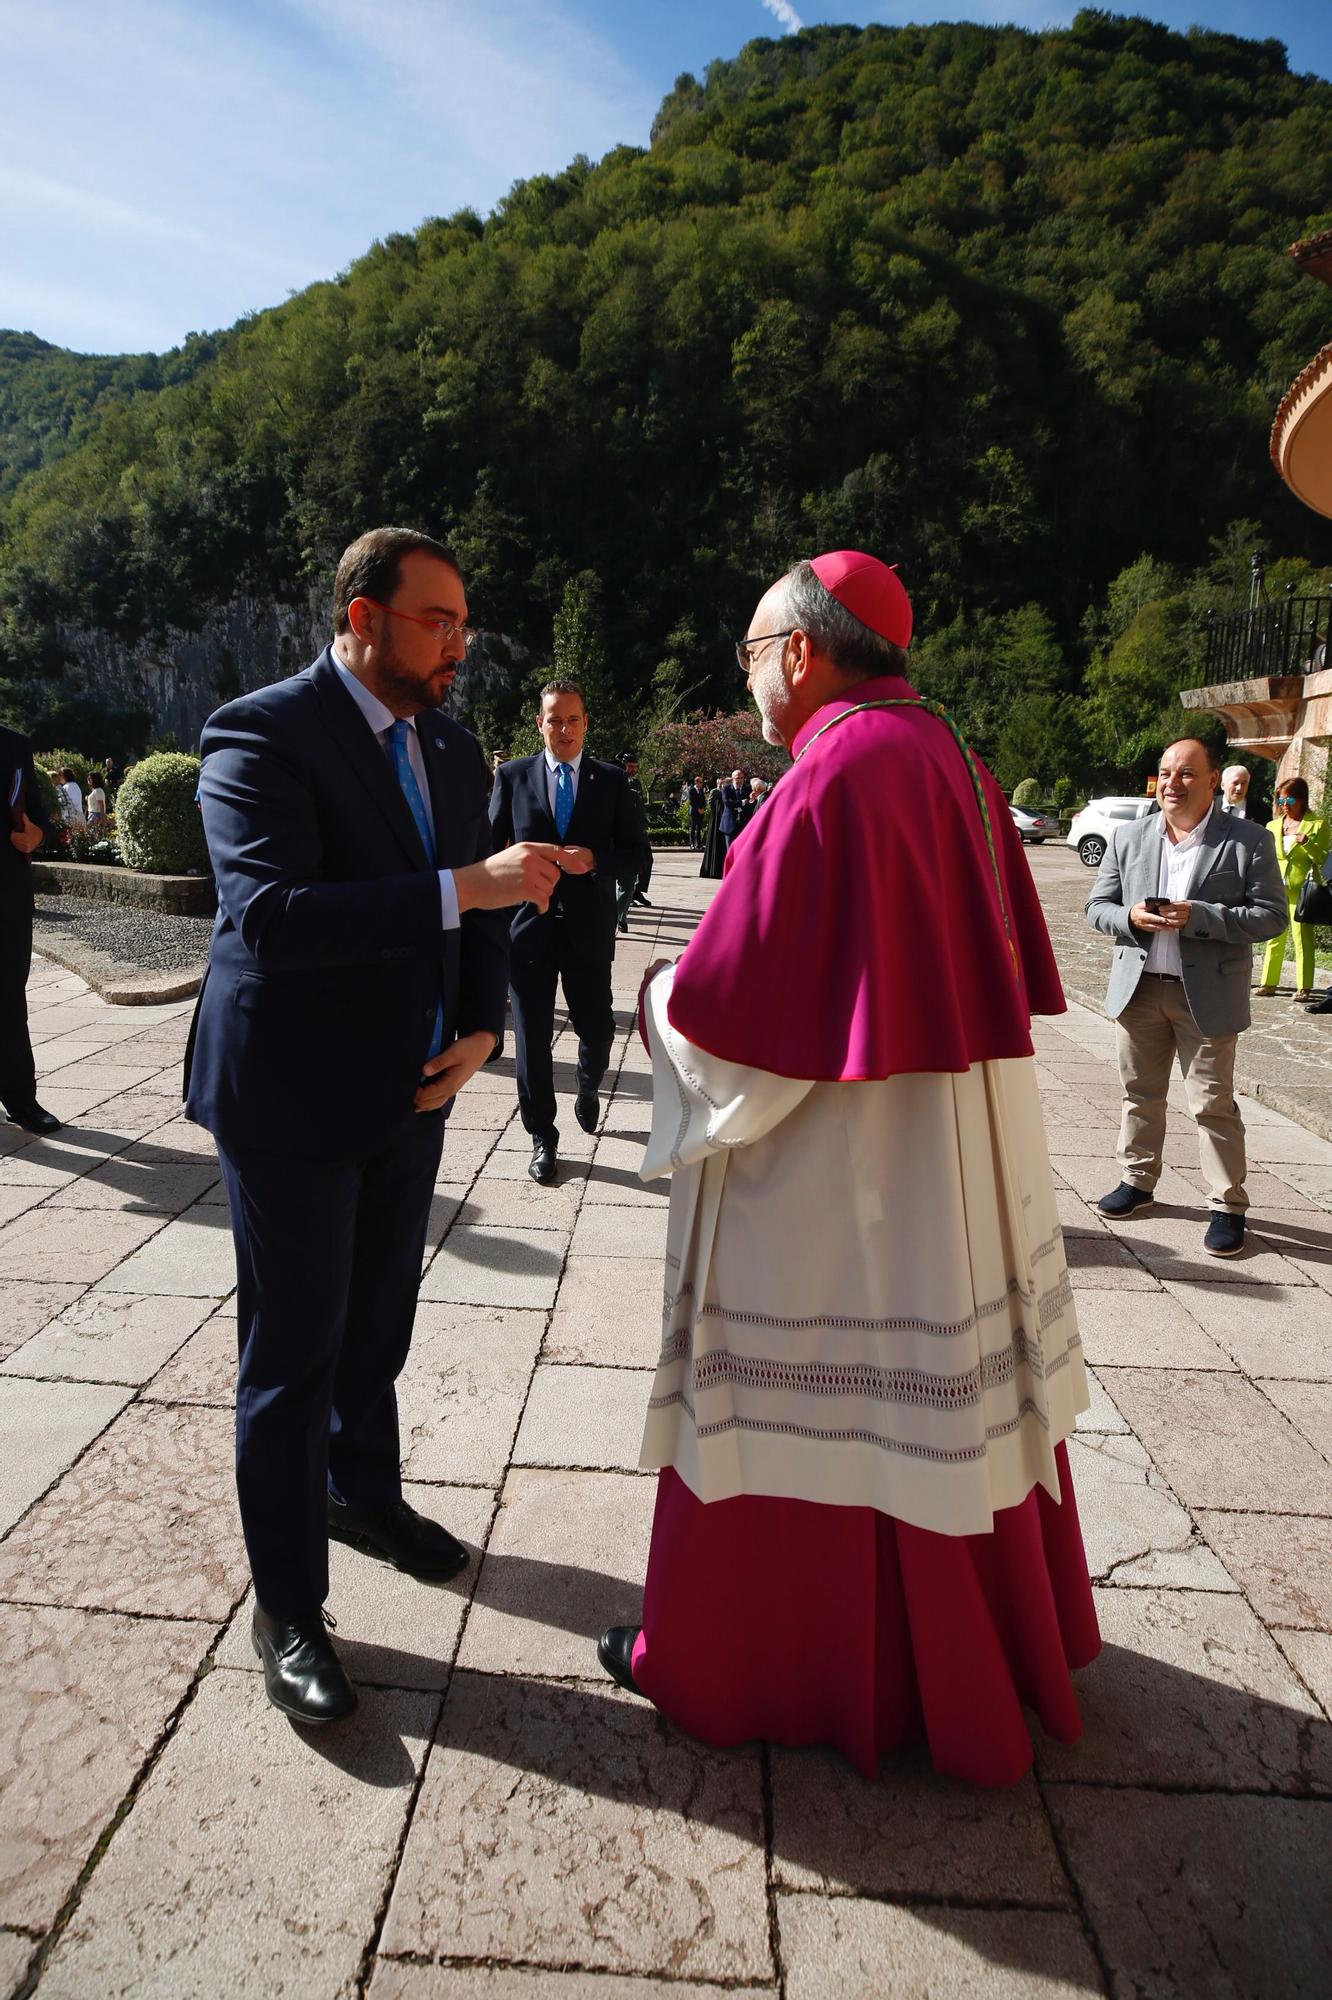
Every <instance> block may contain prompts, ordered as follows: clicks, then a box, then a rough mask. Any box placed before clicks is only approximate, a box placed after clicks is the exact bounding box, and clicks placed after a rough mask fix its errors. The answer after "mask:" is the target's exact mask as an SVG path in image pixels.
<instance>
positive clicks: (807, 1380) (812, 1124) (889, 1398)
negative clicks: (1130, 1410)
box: [640, 967, 1089, 1535]
mask: <svg viewBox="0 0 1332 2000" xmlns="http://www.w3.org/2000/svg"><path fill="white" fill-rule="evenodd" d="M673 977H674V968H673V967H666V968H664V969H663V970H662V971H661V972H659V973H658V974H657V976H656V977H655V979H654V980H653V981H652V983H651V985H650V987H649V989H648V993H647V996H646V1002H645V1014H646V1018H647V1025H648V1039H649V1043H650V1047H651V1051H652V1065H653V1109H652V1133H651V1137H650V1139H649V1142H648V1148H647V1154H646V1156H645V1159H644V1162H643V1166H642V1168H641V1170H640V1171H641V1175H642V1178H643V1179H644V1180H645V1181H650V1180H655V1179H659V1178H661V1177H662V1176H664V1175H667V1174H669V1175H671V1176H672V1181H671V1206H670V1224H669V1229H668V1233H667V1247H666V1298H665V1306H664V1312H663V1336H662V1348H661V1354H660V1357H659V1361H658V1366H657V1375H656V1381H655V1383H654V1385H653V1392H652V1398H651V1402H650V1405H649V1410H648V1419H647V1427H646V1431H645V1433H644V1439H643V1450H642V1455H641V1458H640V1464H641V1465H643V1466H644V1467H646V1468H660V1467H662V1466H666V1465H671V1466H674V1468H675V1470H676V1471H677V1472H678V1473H679V1475H680V1477H681V1478H682V1479H683V1480H684V1481H685V1483H686V1484H687V1485H688V1486H689V1487H690V1488H691V1490H692V1491H693V1492H694V1493H695V1494H697V1495H698V1497H699V1498H700V1499H701V1500H704V1501H712V1500H721V1499H727V1498H729V1497H731V1496H732V1495H734V1494H738V1493H756V1494H768V1495H772V1496H776V1497H782V1498H788V1499H800V1500H813V1501H824V1502H832V1503H835V1504H838V1505H842V1506H869V1507H875V1508H877V1509H878V1510H879V1511H880V1512H882V1513H885V1514H891V1515H893V1516H895V1517H896V1518H897V1519H898V1520H902V1521H907V1522H910V1523H912V1524H913V1525H915V1526H917V1527H922V1528H930V1529H934V1530H935V1531H937V1532H939V1533H942V1534H950V1535H962V1534H978V1533H986V1532H988V1531H989V1530H990V1528H991V1526H992V1524H993V1516H994V1514H995V1513H996V1512H997V1511H998V1510H999V1509H1001V1508H1005V1507H1012V1506H1015V1505H1017V1504H1018V1503H1019V1502H1020V1501H1021V1500H1023V1499H1025V1497H1026V1495H1027V1494H1028V1493H1029V1492H1030V1491H1031V1489H1032V1487H1033V1486H1035V1485H1036V1484H1038V1483H1039V1484H1040V1485H1042V1486H1043V1487H1044V1488H1045V1490H1046V1492H1047V1493H1049V1494H1050V1496H1051V1498H1052V1499H1054V1500H1056V1501H1057V1500H1058V1498H1059V1479H1058V1474H1057V1471H1056V1466H1055V1457H1054V1451H1055V1446H1056V1445H1057V1444H1058V1443H1059V1442H1060V1441H1061V1440H1062V1439H1064V1438H1066V1437H1067V1436H1068V1435H1069V1433H1070V1432H1071V1431H1072V1429H1073V1425H1074V1421H1075V1419H1076V1417H1077V1414H1078V1412H1079V1411H1080V1410H1084V1409H1086V1408H1087V1406H1088V1402H1089V1397H1088V1391H1087V1378H1086V1371H1085V1369H1084V1367H1083V1361H1082V1349H1081V1344H1080V1342H1079V1339H1078V1329H1077V1320H1076V1317H1075V1314H1074V1310H1073V1295H1072V1291H1071V1288H1070V1284H1069V1277H1068V1268H1067V1265H1066V1263H1065V1259H1064V1248H1063V1237H1062V1233H1061V1231H1060V1227H1059V1221H1058V1216H1057V1213H1056V1208H1055V1195H1054V1183H1053V1178H1052V1176H1051V1173H1050V1162H1049V1155H1048V1152H1047V1149H1046V1143H1045V1132H1044V1128H1043V1125H1042V1122H1041V1112H1040V1102H1039V1098H1038V1094H1037V1088H1036V1077H1035V1066H1034V1063H1033V1061H1032V1059H1031V1058H1030V1057H1025V1058H1015V1059H1009V1060H1005V1061H1001V1062H989V1063H982V1064H978V1065H976V1066H975V1067H973V1068H972V1069H970V1070H968V1071H964V1072H962V1073H960V1074H949V1073H944V1074H936V1073H928V1074H921V1075H911V1076H896V1077H891V1078H889V1079H887V1080H886V1081H883V1082H874V1083H809V1082H800V1081H793V1080H791V1079H790V1078H786V1077H779V1076H773V1075H771V1074H770V1073H768V1072H765V1071H762V1070H754V1069H745V1068H742V1067H741V1066H740V1065H738V1064H736V1063H731V1062H725V1061H722V1060H721V1059H720V1058H718V1057H716V1056H711V1055H708V1054H706V1053H705V1052H704V1051H702V1050H700V1049H698V1048H696V1047H695V1046H694V1045H693V1044H692V1043H690V1042H687V1041H686V1040H685V1039H684V1038H683V1037H682V1036H681V1035H679V1034H677V1033H676V1032H675V1030H674V1029H672V1027H671V1026H670V1023H669V1021H668V1020H667V1018H666V1003H667V999H668V997H669V994H670V989H671V983H672V980H673ZM756 1004H758V1005H771V1006H780V1005H781V995H780V994H771V995H766V996H762V997H759V998H757V999H756Z"/></svg>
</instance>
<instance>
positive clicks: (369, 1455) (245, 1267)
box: [186, 528, 577, 1722]
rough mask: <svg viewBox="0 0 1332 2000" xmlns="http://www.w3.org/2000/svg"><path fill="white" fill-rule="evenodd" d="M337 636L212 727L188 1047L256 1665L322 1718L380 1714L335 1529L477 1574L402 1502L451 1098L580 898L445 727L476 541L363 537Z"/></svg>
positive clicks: (422, 1565)
mask: <svg viewBox="0 0 1332 2000" xmlns="http://www.w3.org/2000/svg"><path fill="white" fill-rule="evenodd" d="M333 624H334V634H335V636H334V639H333V643H332V645H331V646H329V647H326V648H325V650H324V652H323V653H321V655H320V656H319V658H318V659H317V660H316V661H315V662H314V664H313V666H311V667H308V668H307V669H306V671H305V672H304V673H301V674H297V675H296V676H294V678H292V679H290V680H286V681H281V682H278V683H277V684H276V685H275V686H272V687H267V688H262V689H260V690H259V691H258V692H257V693H255V694H250V695H245V696H243V697H242V698H241V699H240V700H238V701H233V702H230V703H228V704H227V706H226V707H225V708H221V709H219V710H218V711H217V713H216V714H215V715H214V716H212V717H211V718H210V720H209V721H208V723H207V724H206V726H205V728H204V733H203V743H202V753H203V770H202V775H201V780H200V802H201V805H202V810H203V818H204V830H205V833H206V835H207V838H208V848H209V853H210V856H211V858H212V863H213V870H214V874H215V875H216V878H217V894H218V916H217V923H216V926H215V928H214V932H213V941H212V949H211V952H210V956H209V964H208V970H207V974H206V977H205V981H204V985H203V988H202V990H201V992H200V995H199V1002H198V1007H197V1009H196V1012H195V1018H194V1026H193V1030H192V1032H191V1037H190V1047H189V1050H188V1051H187V1054H186V1112H187V1115H188V1116H189V1117H190V1118H192V1119H194V1120H196V1121H197V1122H198V1123H199V1124H201V1125H204V1126H206V1127H207V1128H208V1130H209V1131H210V1132H212V1133H213V1135H214V1137H215V1138H216V1140H217V1149H218V1158H219V1161H220V1163H221V1167H222V1174H223V1179H224V1181H225V1183H226V1189H227V1199H228V1202H229V1204H230V1209H231V1226H232V1234H233V1236H234V1238H235V1245H236V1305H237V1319H238V1328H237V1332H238V1340H239V1352H240V1371H239V1379H238V1387H237V1396H236V1477H237V1488H238V1492H239V1498H240V1511H241V1523H242V1526H243V1528H244V1530H245V1540H246V1547H247V1549H248V1551H249V1556H250V1566H251V1569H252V1571H253V1574H254V1583H255V1600H256V1602H255V1611H254V1626H253V1639H254V1646H255V1650H256V1652H257V1653H258V1654H259V1656H260V1658H261V1660H262V1661H263V1665H264V1679H265V1685H266V1687H267V1691H268V1695H269V1698H270V1700H272V1701H273V1702H274V1703H275V1705H276V1706H277V1707H279V1708H281V1709H283V1710H284V1711H285V1712H286V1713H287V1714H289V1715H291V1716H293V1717H295V1718H297V1719H299V1720H300V1721H302V1722H326V1721H332V1720H335V1719H337V1718H339V1717H341V1716H344V1715H346V1714H348V1713H350V1711H351V1709H352V1708H354V1707H355V1703H356V1697H355V1695H354V1693H353V1691H352V1688H351V1685H350V1683H349V1682H348V1680H347V1677H346V1674H345V1672H344V1671H343V1668H342V1665H341V1662H340V1661H339V1659H338V1657H337V1654H336V1652H335V1651H334V1649H333V1646H332V1643H331V1641H330V1640H329V1638H328V1634H327V1632H326V1630H325V1622H324V1618H323V1615H322V1606H323V1601H324V1598H325V1596H326V1595H327V1592H328V1538H329V1536H330V1535H333V1536H335V1537H336V1538H337V1539H338V1540H340V1541H344V1542H349V1543H351V1544H352V1545H353V1546H355V1547H357V1548H360V1549H362V1550H363V1551H365V1552H367V1553H369V1554H372V1555H375V1556H378V1557H379V1558H381V1559H382V1560H385V1561H388V1562H390V1563H392V1564H394V1565H395V1566H396V1567H397V1568H399V1569H402V1570H406V1571H407V1572H408V1573H410V1574H411V1575H413V1576H418V1577H423V1578H428V1579H431V1580H440V1579H443V1578H446V1577H449V1576H452V1575H453V1574H454V1573H455V1571H456V1570H458V1569H460V1568H462V1567H463V1565H464V1564H465V1563H466V1560H467V1554H466V1550H465V1549H464V1548H463V1547H462V1545H461V1543H459V1542H457V1541H455V1540H454V1538H453V1536H452V1535H450V1534H448V1533H447V1531H446V1530H445V1529H444V1528H442V1527H440V1526H439V1525H438V1524H437V1523H435V1522H433V1521H429V1520H426V1519H425V1518H424V1517H423V1516H421V1515H420V1514H417V1513H416V1512H415V1511H414V1510H413V1509H412V1508H411V1507H409V1506H408V1504H407V1503H406V1501H405V1500H404V1499H403V1497H402V1484H401V1475H400V1465H399V1448H398V1417H397V1403H396V1397H395V1392H394V1383H395V1381H396V1379H397V1376H398V1374H399V1372H400V1371H401V1369H402V1366H403V1363H404V1361H405V1359H406V1356H407V1349H408V1345H409V1343H410V1340H411V1333H412V1321H413V1318H414V1316H415V1312H416V1295H417V1287H418V1283H419V1279H420V1271H421V1260H422V1254H423V1249H424V1244H425V1236H426V1224H427V1218H428V1214H429V1208H430V1200H431V1194H432V1191H433V1188H434V1183H435V1176H436V1172H437V1169H438V1166H439V1160H440V1152H441V1148H442V1145H443V1141H444V1122H445V1118H446V1116H447V1112H448V1107H449V1104H450V1102H451V1100H452V1099H453V1098H454V1097H455V1096H456V1095H457V1093H458V1091H459V1090H461V1089H462V1087H463V1085H464V1084H465V1083H466V1082H467V1081H468V1079H469V1078H470V1077H471V1076H472V1075H473V1074H474V1072H475V1071H476V1070H477V1069H478V1068H479V1067H480V1065H481V1064H482V1063H483V1062H485V1061H486V1060H487V1059H488V1058H489V1057H490V1056H491V1055H492V1054H493V1053H494V1051H495V1050H496V1049H497V1047H498V1045H499V1042H500V1038H501V1036H502V1034H503V1030H504V1005H505V987H506V985H507V980H508V951H507V933H508V910H509V908H510V907H511V906H512V905H513V904H514V903H515V902H517V901H519V900H520V899H521V898H523V897H532V898H533V899H534V900H535V901H536V902H537V903H539V904H540V905H542V906H543V907H544V904H545V901H546V898H547V897H548V895H549V894H550V892H551V890H552V889H553V888H554V886H555V884H556V882H557V881H558V880H559V879H560V874H559V865H558V863H557V860H556V857H555V852H554V849H553V847H551V846H545V847H532V846H527V845H521V846H516V847H512V848H510V849H509V851H508V852H507V853H506V854H501V855H496V854H492V851H491V849H492V843H491V838H490V826H489V822H488V819H487V816H486V802H487V796H488V791H489V783H488V774H487V772H486V767H485V761H484V758H483V757H482V754H481V750H480V747H479V745H478V744H477V742H476V739H475V737H473V736H471V735H469V733H468V732H467V731H466V730H465V729H462V728H461V727H460V726H459V725H458V724H457V723H455V722H453V721H451V720H450V719H449V718H448V717H447V716H445V715H443V714H441V713H440V712H439V710H438V707H437V704H438V703H439V702H440V701H441V700H442V699H443V697H444V694H445V691H446V689H447V688H448V687H449V685H450V684H451V682H452V680H453V677H454V674H455V672H456V669H457V666H458V663H459V661H460V660H461V659H462V657H463V654H464V652H465V651H466V646H467V641H468V637H469V634H468V631H467V599H466V594H465V591H464V587H463V581H462V577H461V575H460V573H459V571H458V567H457V564H456V563H455V562H454V561H453V559H452V557H451V556H450V555H449V553H448V551H447V550H446V549H444V548H442V547H441V546H440V544H439V543H438V542H435V541H432V540H431V539H430V538H429V537H427V536H425V535H419V534H416V533H414V532H413V531H411V530H409V529H400V528H379V529H374V530H372V531H371V532H370V533H369V534H366V535H362V536H361V537H360V539H359V540H358V541H355V542H353V543H352V545H351V547H350V548H349V549H348V550H347V551H346V553H345V555H344V556H343V558H342V561H341V563H340V564H339V567H338V573H337V577H336V579H335V582H334V587H333ZM566 865H567V866H569V867H576V866H577V863H576V861H573V860H568V859H566Z"/></svg>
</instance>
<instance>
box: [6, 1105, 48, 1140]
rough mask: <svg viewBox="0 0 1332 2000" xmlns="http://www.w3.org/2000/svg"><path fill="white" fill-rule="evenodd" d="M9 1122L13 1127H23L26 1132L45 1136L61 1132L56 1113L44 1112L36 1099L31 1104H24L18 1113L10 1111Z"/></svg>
mask: <svg viewBox="0 0 1332 2000" xmlns="http://www.w3.org/2000/svg"><path fill="white" fill-rule="evenodd" d="M9 1122H10V1124H11V1125H21V1126H22V1127H23V1129H24V1131H25V1132H39V1133H41V1134H42V1135H43V1136H44V1135H45V1134H46V1133H48V1132H58V1131H59V1130H60V1120H59V1119H58V1118H57V1117H56V1115H55V1113H54V1111H46V1110H43V1108H42V1106H41V1105H40V1104H39V1103H38V1102H37V1100H36V1098H34V1099H33V1101H32V1103H31V1104H24V1105H22V1106H20V1108H19V1109H18V1110H17V1111H10V1113H9Z"/></svg>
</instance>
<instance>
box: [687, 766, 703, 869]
mask: <svg viewBox="0 0 1332 2000" xmlns="http://www.w3.org/2000/svg"><path fill="white" fill-rule="evenodd" d="M684 802H685V804H686V805H687V806H688V808H689V845H690V847H691V848H692V850H693V851H694V853H695V854H697V853H698V852H699V851H700V850H701V848H702V846H703V838H704V829H705V827H706V824H707V817H708V793H707V787H706V786H705V785H704V783H703V778H702V775H701V774H699V775H698V776H696V777H695V779H694V782H693V784H692V785H686V786H685V796H684Z"/></svg>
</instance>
